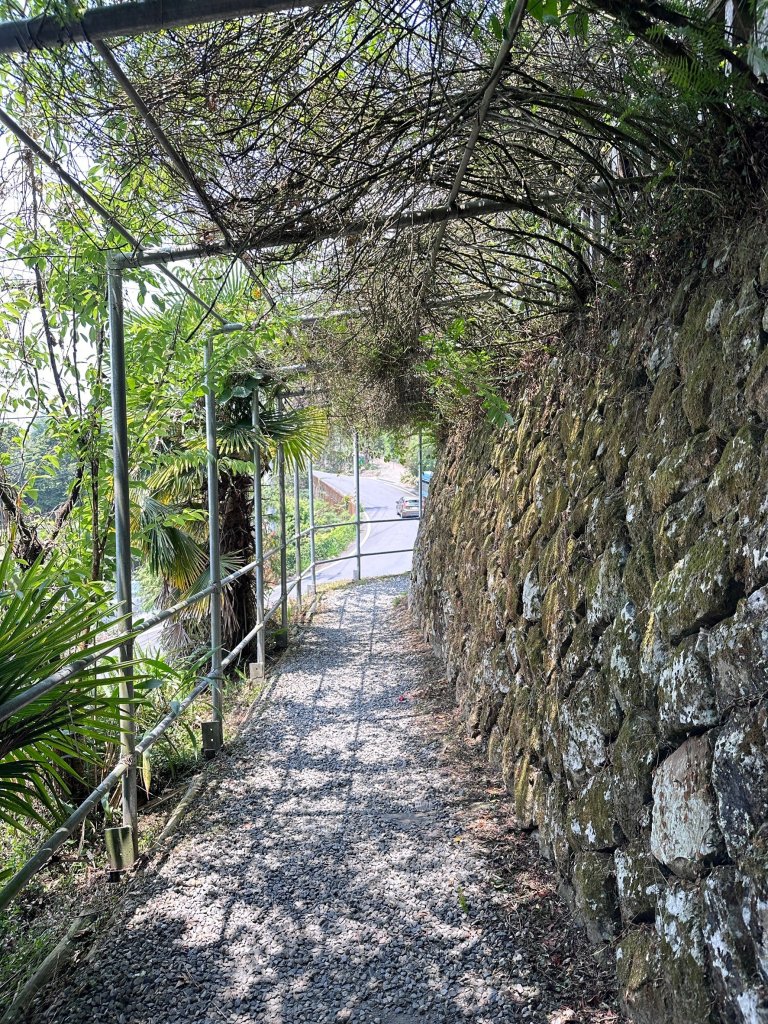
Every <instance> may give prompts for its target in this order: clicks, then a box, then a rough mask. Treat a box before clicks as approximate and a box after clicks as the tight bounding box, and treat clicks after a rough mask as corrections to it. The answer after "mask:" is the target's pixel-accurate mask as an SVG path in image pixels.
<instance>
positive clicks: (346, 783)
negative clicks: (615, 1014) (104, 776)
mask: <svg viewBox="0 0 768 1024" xmlns="http://www.w3.org/2000/svg"><path fill="white" fill-rule="evenodd" d="M406 587H407V583H406V581H405V580H404V579H403V578H395V579H390V580H375V581H372V582H367V583H364V584H361V585H358V586H352V587H348V588H345V589H343V590H338V591H333V592H331V593H330V594H328V595H327V596H326V598H325V603H324V609H323V611H322V613H321V614H320V615H318V616H316V618H315V620H314V621H313V623H312V625H311V626H310V627H309V628H308V629H307V630H306V631H305V633H304V634H303V637H302V640H301V642H300V643H299V645H298V646H297V648H296V649H295V650H292V651H289V652H288V653H287V655H286V656H285V657H284V659H283V660H282V662H281V664H280V670H279V677H278V679H277V681H276V685H275V687H274V689H273V691H272V693H271V696H270V698H269V702H268V705H267V706H266V707H265V709H264V711H263V713H262V715H261V716H260V717H259V718H257V719H255V720H254V721H253V722H252V723H251V724H250V725H249V726H248V727H246V730H245V732H244V734H243V736H242V738H241V740H240V741H239V742H238V743H237V744H236V746H235V748H234V749H233V750H232V751H231V752H230V753H229V754H228V755H227V756H225V757H223V758H222V759H221V762H220V763H217V766H216V772H215V773H214V776H213V777H214V779H215V784H214V785H213V786H211V787H209V790H208V792H207V793H206V794H205V795H204V796H203V798H202V799H201V800H200V801H199V803H198V804H197V805H196V807H195V808H194V810H193V811H192V812H191V813H190V815H189V817H188V818H187V819H186V820H185V823H184V825H183V826H182V829H181V831H180V832H179V833H177V835H176V838H175V840H174V845H173V849H172V850H171V852H170V854H169V856H168V857H167V858H166V859H165V860H164V861H163V863H162V864H161V865H160V867H159V868H154V869H152V870H150V871H149V872H148V873H147V875H146V877H145V878H143V879H142V880H141V881H140V882H139V883H138V885H137V886H136V887H135V888H134V889H133V890H132V891H131V892H130V893H129V894H128V896H127V897H126V902H125V905H124V906H123V909H122V911H121V914H120V916H119V918H118V919H117V920H115V921H114V922H113V923H112V925H111V926H110V929H109V930H107V931H106V932H105V934H104V935H103V936H102V938H101V940H100V941H99V943H98V945H97V947H96V949H95V951H94V953H93V954H92V957H91V961H90V963H89V964H88V970H87V972H86V970H85V968H84V965H83V966H81V967H80V968H79V970H78V972H77V973H75V974H74V975H72V974H70V975H69V976H68V977H65V978H63V979H60V981H59V983H58V985H57V993H56V995H55V997H54V998H53V1000H52V1001H49V1002H48V1005H47V1006H46V1007H45V1012H44V1014H42V1013H41V1017H40V1019H43V1017H44V1019H45V1020H46V1021H48V1022H49V1024H85V1022H86V1021H87V1022H90V1024H107V1022H109V1024H150V1022H152V1024H175V1022H185V1024H214V1022H220V1021H227V1022H230V1024H245V1022H265V1024H338V1022H353V1024H417V1022H418V1024H452V1022H455V1021H465V1020H466V1021H474V1022H476V1024H506V1022H508V1021H546V1020H549V1019H551V1018H550V1017H549V1014H545V1013H543V1012H542V1011H543V1007H542V1008H540V1009H539V1010H537V1009H536V1007H537V1003H538V998H539V995H538V991H537V986H536V984H535V980H531V979H530V978H524V979H522V978H520V976H519V975H517V976H516V971H515V963H516V961H519V960H520V954H519V953H518V952H517V943H518V941H524V940H522V939H521V937H520V936H514V935H510V934H509V931H508V927H507V925H505V924H504V921H503V918H502V916H501V914H499V913H497V912H496V908H495V907H494V898H495V897H494V889H493V886H492V884H491V880H490V877H489V876H490V871H489V868H488V867H487V865H486V864H484V863H483V860H482V858H481V857H480V856H479V854H478V852H477V851H476V850H475V849H474V848H473V847H472V844H471V843H466V842H463V841H462V838H461V835H460V832H461V827H460V825H459V824H458V823H457V820H456V819H455V818H454V817H453V815H452V812H451V803H452V800H453V798H455V794H452V793H451V791H450V789H451V782H450V779H449V778H447V777H446V774H445V773H444V772H443V773H441V772H440V771H439V769H438V755H439V744H438V743H436V742H435V740H434V737H432V739H431V740H430V739H428V738H427V737H426V735H425V733H424V731H423V730H422V729H421V726H420V722H419V708H418V702H416V701H415V700H414V699H413V696H412V695H413V693H414V691H416V690H418V688H419V686H420V684H421V682H422V681H423V678H424V672H425V671H426V663H427V662H429V660H430V659H429V658H428V656H427V655H426V654H425V651H424V649H423V647H420V646H418V645H409V644H407V643H405V642H403V637H404V635H405V636H407V634H404V633H403V632H402V630H401V631H399V632H398V630H396V629H395V630H393V629H392V628H391V626H392V621H393V617H394V616H395V615H396V614H397V613H398V611H399V612H402V609H399V610H398V609H395V610H394V611H393V608H392V606H393V603H394V602H395V600H396V598H397V597H398V595H400V594H403V593H404V592H405V590H406ZM417 647H418V649H417ZM432 670H433V671H434V664H433V665H432ZM453 802H455V800H453Z"/></svg>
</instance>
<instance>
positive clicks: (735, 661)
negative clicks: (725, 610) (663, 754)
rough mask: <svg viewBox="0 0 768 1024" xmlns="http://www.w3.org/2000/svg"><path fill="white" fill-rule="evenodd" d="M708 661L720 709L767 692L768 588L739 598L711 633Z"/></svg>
mask: <svg viewBox="0 0 768 1024" xmlns="http://www.w3.org/2000/svg"><path fill="white" fill-rule="evenodd" d="M708 648H709V660H710V664H711V666H712V681H713V683H714V687H715V697H716V700H717V704H718V707H719V709H720V711H721V712H723V713H724V712H727V711H729V710H730V709H731V708H732V707H733V705H734V704H736V703H738V702H741V701H744V700H755V699H757V698H759V697H760V696H761V695H762V694H765V693H768V587H762V588H761V589H760V590H756V591H755V592H754V593H753V594H750V595H749V597H747V598H744V599H742V600H741V601H739V603H738V605H737V607H736V614H735V615H733V616H732V617H731V618H729V619H725V620H724V621H722V622H720V623H718V625H716V626H715V627H714V628H713V629H711V630H710V632H709V637H708Z"/></svg>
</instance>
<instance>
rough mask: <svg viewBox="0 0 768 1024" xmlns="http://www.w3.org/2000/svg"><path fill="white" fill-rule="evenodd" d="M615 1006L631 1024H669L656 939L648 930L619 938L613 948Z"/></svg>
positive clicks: (636, 931) (633, 931)
mask: <svg viewBox="0 0 768 1024" xmlns="http://www.w3.org/2000/svg"><path fill="white" fill-rule="evenodd" d="M616 976H617V979H618V982H619V1002H620V1003H621V1006H622V1008H623V1009H624V1012H625V1013H626V1014H627V1016H628V1017H629V1018H630V1019H631V1020H633V1021H634V1022H635V1024H671V1019H670V1016H669V1008H668V1004H667V992H666V988H665V986H664V984H663V981H662V975H661V958H660V954H659V937H658V935H656V933H655V932H654V931H653V930H651V929H637V930H634V929H633V930H632V931H630V932H628V933H627V934H626V935H624V936H622V938H621V940H620V941H619V943H618V944H617V946H616Z"/></svg>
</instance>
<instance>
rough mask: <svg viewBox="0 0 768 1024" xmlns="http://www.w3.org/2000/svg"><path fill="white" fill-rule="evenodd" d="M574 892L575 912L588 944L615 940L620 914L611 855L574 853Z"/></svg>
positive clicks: (595, 852) (590, 852)
mask: <svg viewBox="0 0 768 1024" xmlns="http://www.w3.org/2000/svg"><path fill="white" fill-rule="evenodd" d="M573 891H574V901H575V906H576V912H577V914H578V916H579V917H580V919H581V920H582V921H583V922H584V927H585V928H586V931H587V936H588V937H589V939H590V941H591V942H595V943H597V942H605V941H606V940H609V939H612V938H614V936H615V935H616V932H617V929H618V925H619V921H620V915H619V900H618V893H617V890H616V868H615V865H614V862H613V855H612V854H610V853H601V852H598V851H595V850H584V851H580V852H578V853H576V854H574V858H573Z"/></svg>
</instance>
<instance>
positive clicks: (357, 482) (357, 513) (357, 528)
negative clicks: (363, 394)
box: [353, 431, 363, 580]
mask: <svg viewBox="0 0 768 1024" xmlns="http://www.w3.org/2000/svg"><path fill="white" fill-rule="evenodd" d="M353 457H354V460H355V559H356V563H357V569H356V570H355V573H356V575H354V576H353V579H356V580H360V579H362V578H363V573H362V559H361V558H360V437H359V435H358V433H357V431H355V438H354V445H353Z"/></svg>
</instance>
